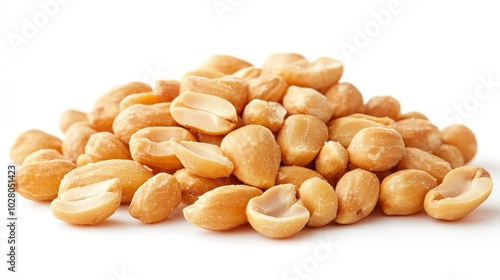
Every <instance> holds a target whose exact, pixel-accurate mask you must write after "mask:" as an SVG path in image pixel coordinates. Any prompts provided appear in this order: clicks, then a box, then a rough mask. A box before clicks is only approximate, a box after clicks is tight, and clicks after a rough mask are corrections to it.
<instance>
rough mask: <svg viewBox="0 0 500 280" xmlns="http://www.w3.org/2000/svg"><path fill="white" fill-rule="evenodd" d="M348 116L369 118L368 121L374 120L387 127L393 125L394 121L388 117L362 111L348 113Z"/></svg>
mask: <svg viewBox="0 0 500 280" xmlns="http://www.w3.org/2000/svg"><path fill="white" fill-rule="evenodd" d="M348 117H351V118H356V119H363V120H369V121H373V122H376V123H379V124H381V125H384V126H388V127H393V126H394V123H395V121H394V120H393V119H391V118H389V117H376V116H372V115H367V114H362V113H355V114H352V115H349V116H348Z"/></svg>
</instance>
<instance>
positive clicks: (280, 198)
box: [246, 184, 309, 238]
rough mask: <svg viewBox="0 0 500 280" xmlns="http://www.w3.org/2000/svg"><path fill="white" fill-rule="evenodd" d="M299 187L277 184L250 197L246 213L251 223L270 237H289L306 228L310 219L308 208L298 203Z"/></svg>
mask: <svg viewBox="0 0 500 280" xmlns="http://www.w3.org/2000/svg"><path fill="white" fill-rule="evenodd" d="M296 194H297V187H296V186H294V185H292V184H285V185H277V186H274V187H272V188H270V189H268V190H266V191H265V192H264V193H263V194H262V195H260V196H258V197H254V198H252V199H250V201H249V202H248V205H247V209H246V213H247V217H248V222H250V225H251V226H252V227H253V228H254V229H255V230H256V231H257V232H258V233H260V234H262V235H264V236H266V237H270V238H287V237H290V236H293V235H295V234H297V233H299V231H301V230H302V228H304V226H305V225H306V224H307V222H308V221H309V211H308V210H307V208H305V207H304V206H302V205H301V204H300V203H297V197H296Z"/></svg>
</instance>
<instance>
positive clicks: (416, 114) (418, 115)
mask: <svg viewBox="0 0 500 280" xmlns="http://www.w3.org/2000/svg"><path fill="white" fill-rule="evenodd" d="M411 118H413V119H421V120H429V118H427V117H426V116H425V115H424V114H422V113H420V112H408V113H404V114H402V115H401V116H399V120H406V119H411Z"/></svg>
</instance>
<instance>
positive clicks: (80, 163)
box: [76, 154, 90, 167]
mask: <svg viewBox="0 0 500 280" xmlns="http://www.w3.org/2000/svg"><path fill="white" fill-rule="evenodd" d="M87 163H90V160H89V158H88V157H87V155H86V154H81V155H79V156H78V158H77V159H76V166H78V167H80V166H84V165H85V164H87Z"/></svg>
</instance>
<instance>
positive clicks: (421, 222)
mask: <svg viewBox="0 0 500 280" xmlns="http://www.w3.org/2000/svg"><path fill="white" fill-rule="evenodd" d="M48 2H51V1H49V0H40V1H32V0H30V1H16V0H7V1H1V4H0V13H1V26H0V28H1V29H2V30H1V35H2V36H1V37H0V46H1V50H0V51H1V58H0V61H1V62H0V64H1V66H0V68H1V73H0V75H1V76H0V77H1V81H0V92H1V94H0V96H1V114H2V117H1V136H0V138H1V140H0V141H1V148H2V149H1V153H2V154H1V159H2V162H3V166H4V167H3V168H6V167H7V164H8V163H9V162H10V159H9V158H8V149H9V147H10V145H11V143H12V141H13V139H14V138H15V136H17V134H19V133H20V132H22V131H23V130H26V129H30V128H39V129H42V130H45V131H47V132H50V133H53V134H55V135H58V136H61V137H62V134H61V133H60V132H59V129H58V121H59V115H60V113H61V112H62V111H63V110H65V109H67V108H74V109H79V110H83V111H89V110H90V108H91V106H92V104H93V101H94V100H95V99H96V98H97V97H98V96H100V95H101V94H102V93H103V92H105V91H106V90H108V89H109V88H111V87H114V86H115V85H119V84H122V83H126V82H129V81H134V80H138V81H145V82H148V83H153V81H154V80H155V79H158V78H175V79H177V78H180V77H181V75H182V73H184V72H186V71H188V70H192V69H194V68H195V67H196V66H198V65H199V64H200V63H201V62H202V61H203V60H205V59H207V58H208V57H209V56H211V55H213V54H231V55H235V56H238V57H241V58H243V59H246V60H248V61H249V62H251V63H253V64H254V65H256V66H259V65H261V64H262V62H263V61H264V59H265V58H266V57H267V56H268V55H269V54H271V53H274V52H298V53H301V54H303V55H305V56H306V57H308V58H309V59H311V60H313V59H315V58H316V57H318V56H331V57H335V58H338V59H340V60H342V61H344V63H345V72H344V76H343V78H342V80H343V81H349V82H352V83H353V84H355V85H356V86H357V87H358V88H359V89H360V90H361V92H362V93H363V95H364V97H365V100H367V99H368V98H370V97H371V96H374V95H382V94H384V95H385V94H390V95H393V96H395V97H396V98H398V99H399V100H400V102H401V104H402V110H403V111H404V112H407V111H413V110H417V111H421V112H423V113H425V114H426V115H427V116H428V117H429V118H430V119H431V120H432V121H433V122H434V123H435V124H436V125H438V126H439V127H440V128H443V127H445V126H447V125H449V124H451V123H453V122H455V121H460V122H462V123H465V124H466V125H468V126H470V127H471V128H472V129H473V130H474V132H475V133H476V135H477V138H478V141H479V153H478V155H477V157H476V158H475V159H474V160H473V162H471V164H475V165H481V166H484V167H485V168H486V169H488V170H489V171H490V172H491V173H492V175H493V177H494V180H495V181H499V180H500V167H499V162H498V159H499V155H500V153H499V148H498V147H499V146H498V142H499V141H498V120H499V117H500V113H499V105H500V97H499V94H500V84H499V83H500V54H499V53H500V41H499V40H498V34H499V33H498V27H499V26H500V15H499V10H498V8H497V6H498V5H497V2H495V1H468V2H467V3H468V4H465V3H464V2H465V1H460V2H459V1H439V3H437V2H438V1H409V0H401V1H395V2H394V1H392V2H391V1H389V0H383V1H245V0H219V1H214V0H204V1H118V0H116V1H77V0H74V1H66V2H67V3H62V1H61V2H60V3H59V2H53V1H52V3H56V6H54V5H52V6H50V9H48V10H47V8H43V6H44V5H43V3H48ZM214 3H215V4H217V5H218V6H219V7H221V9H223V8H224V5H229V6H226V8H228V7H229V8H228V9H227V10H225V11H224V10H219V12H218V11H217V10H216V9H215V8H214ZM388 7H390V8H388ZM44 9H45V10H44ZM381 11H382V12H381ZM377 15H378V16H377ZM382 15H386V16H385V17H382ZM387 15H390V17H387ZM380 17H382V20H381V19H380ZM377 18H379V19H378V20H379V22H377V20H376V19H377ZM30 24H33V25H34V28H35V29H33V28H31V29H30V28H29V25H30ZM23 31H24V34H23ZM361 33H363V34H361ZM347 45H349V46H351V48H350V50H351V51H355V53H352V54H349V53H346V52H345V50H344V51H343V50H342V46H344V48H346V46H347ZM481 79H486V80H488V79H489V80H492V81H493V86H491V87H490V88H489V89H490V91H487V90H486V88H485V87H484V86H483V84H482V83H481ZM476 89H479V91H478V93H480V94H479V95H477V96H476V95H475V91H476ZM478 97H480V98H478ZM464 105H465V107H464V108H465V109H464V111H463V112H462V113H461V114H462V115H460V114H459V113H458V111H457V110H458V109H457V108H460V107H463V106H464ZM4 170H5V169H4ZM5 173H7V172H5ZM4 180H5V181H7V179H4ZM6 193H7V191H6V190H5V189H4V191H2V194H1V197H2V199H1V203H2V204H1V209H6V206H5V204H6V199H5V195H6ZM17 207H18V208H17V213H18V217H19V221H18V232H17V238H18V240H17V241H18V244H19V245H18V251H17V255H18V263H17V270H18V272H17V273H11V272H7V273H6V268H5V264H6V263H5V261H4V260H5V259H6V253H5V249H6V245H7V241H6V236H7V228H6V227H5V225H3V226H1V227H0V228H1V229H0V233H1V238H0V242H1V243H0V246H1V249H2V250H1V252H2V253H1V255H2V256H1V257H0V260H2V261H1V262H0V263H1V266H0V268H1V270H2V273H5V275H6V278H4V279H106V280H110V279H113V280H129V279H135V280H147V279H148V280H149V279H372V278H384V279H437V280H466V279H499V277H500V270H499V267H500V266H499V264H500V262H499V259H500V253H499V252H500V238H499V236H500V192H499V191H498V190H497V189H494V191H493V193H492V194H491V196H490V198H489V199H488V200H487V201H486V202H485V203H484V204H483V205H481V206H480V207H479V208H478V209H477V210H476V211H475V212H473V213H472V214H471V215H470V216H468V217H467V218H465V219H463V220H461V221H457V222H453V223H451V222H439V221H436V220H433V219H431V218H429V217H428V216H426V214H425V213H420V214H417V215H413V216H410V217H387V216H384V215H383V214H381V213H380V210H376V211H375V212H374V213H373V214H372V215H370V216H369V217H368V218H366V219H365V220H363V221H361V222H360V223H357V224H354V225H350V226H340V225H336V224H331V225H328V226H326V227H323V228H320V229H305V230H304V231H303V232H301V233H300V234H299V235H297V236H296V237H294V238H291V239H287V240H271V239H267V238H265V237H262V236H260V235H259V234H258V233H256V232H254V231H253V230H252V229H251V228H250V227H249V226H243V227H241V228H239V229H236V230H233V231H230V232H226V233H214V232H209V231H205V230H202V229H199V228H196V227H194V226H192V225H190V224H188V223H187V222H186V221H185V220H184V219H183V217H182V213H181V212H179V211H178V212H176V213H175V214H174V215H173V216H172V217H170V218H169V219H168V220H167V221H165V222H162V223H160V224H156V225H142V224H141V223H140V222H138V221H136V220H133V219H132V218H130V217H129V216H128V213H127V209H126V208H125V207H123V208H121V209H119V211H118V212H117V213H116V214H115V215H114V216H112V218H110V220H108V221H107V222H105V223H104V224H102V225H101V226H97V227H75V226H69V225H67V224H64V223H62V222H60V221H59V220H57V219H55V218H54V217H53V216H52V215H51V214H50V210H49V204H46V203H42V204H40V203H33V202H30V201H27V200H25V199H23V198H19V199H18V206H17ZM1 213H6V210H5V212H4V210H1ZM0 216H1V217H5V214H2V215H0ZM2 219H5V218H2ZM4 221H5V223H6V220H4ZM3 223H4V222H3ZM3 223H2V224H3ZM325 244H329V245H325ZM325 246H326V249H325ZM315 252H316V253H315ZM318 254H319V255H318ZM297 270H300V271H301V272H300V273H295V274H294V271H297Z"/></svg>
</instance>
